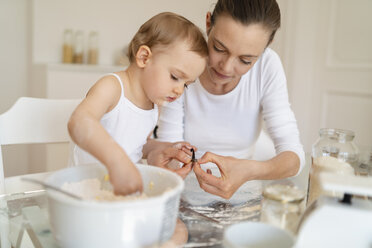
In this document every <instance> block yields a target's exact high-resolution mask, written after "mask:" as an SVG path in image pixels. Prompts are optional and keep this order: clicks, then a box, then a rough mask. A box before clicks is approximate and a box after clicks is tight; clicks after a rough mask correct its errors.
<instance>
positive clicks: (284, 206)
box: [261, 183, 305, 233]
mask: <svg viewBox="0 0 372 248" xmlns="http://www.w3.org/2000/svg"><path fill="white" fill-rule="evenodd" d="M263 197H264V198H263V200H262V209H261V221H262V222H266V223H269V224H272V225H274V226H277V227H279V228H282V229H285V230H287V231H290V232H292V233H296V230H297V225H298V222H299V220H300V217H301V215H302V213H303V210H304V198H305V191H304V190H301V189H299V188H298V187H296V186H294V185H291V184H289V183H273V184H270V185H268V186H266V187H265V188H264V191H263Z"/></svg>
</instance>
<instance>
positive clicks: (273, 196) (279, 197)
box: [263, 184, 305, 203]
mask: <svg viewBox="0 0 372 248" xmlns="http://www.w3.org/2000/svg"><path fill="white" fill-rule="evenodd" d="M263 196H264V197H265V198H267V199H270V200H274V201H280V202H282V203H299V202H301V201H302V200H303V199H304V198H305V192H304V191H303V190H300V189H299V188H297V187H296V186H292V185H285V184H270V185H268V186H266V187H265V189H264V191H263Z"/></svg>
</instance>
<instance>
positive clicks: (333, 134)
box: [307, 128, 359, 205]
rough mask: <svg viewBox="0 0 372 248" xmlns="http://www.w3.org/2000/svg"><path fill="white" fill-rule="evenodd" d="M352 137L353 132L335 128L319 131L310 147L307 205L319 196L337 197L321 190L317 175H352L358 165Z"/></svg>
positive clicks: (355, 147)
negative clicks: (310, 162)
mask: <svg viewBox="0 0 372 248" xmlns="http://www.w3.org/2000/svg"><path fill="white" fill-rule="evenodd" d="M354 137H355V134H354V132H353V131H350V130H343V129H335V128H322V129H320V130H319V138H318V140H317V141H316V142H315V144H314V145H313V147H312V154H311V160H312V165H311V169H310V177H309V192H308V200H307V204H308V205H309V204H311V203H312V202H313V201H315V200H316V199H317V198H318V197H319V196H320V195H329V196H336V197H337V195H335V193H333V192H326V191H324V190H322V187H321V183H320V181H319V173H321V172H328V173H336V174H340V175H343V174H344V175H345V174H352V175H354V167H355V166H357V164H358V153H359V151H358V148H357V146H356V145H355V144H354V141H353V140H354ZM340 197H341V195H340Z"/></svg>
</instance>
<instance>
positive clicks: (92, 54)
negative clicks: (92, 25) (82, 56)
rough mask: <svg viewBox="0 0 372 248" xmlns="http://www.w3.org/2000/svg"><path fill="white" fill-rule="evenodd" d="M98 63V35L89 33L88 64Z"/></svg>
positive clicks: (93, 32)
mask: <svg viewBox="0 0 372 248" xmlns="http://www.w3.org/2000/svg"><path fill="white" fill-rule="evenodd" d="M97 62H98V33H97V32H95V31H92V32H90V33H89V40H88V64H91V65H95V64H97Z"/></svg>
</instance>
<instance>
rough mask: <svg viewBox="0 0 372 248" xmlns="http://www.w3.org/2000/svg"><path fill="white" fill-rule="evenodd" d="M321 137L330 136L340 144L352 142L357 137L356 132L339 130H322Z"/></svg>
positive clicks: (320, 131)
mask: <svg viewBox="0 0 372 248" xmlns="http://www.w3.org/2000/svg"><path fill="white" fill-rule="evenodd" d="M319 135H320V136H329V137H332V138H334V139H336V140H338V141H340V142H347V141H352V140H353V139H354V137H355V133H354V131H351V130H346V129H338V128H321V129H320V130H319Z"/></svg>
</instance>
